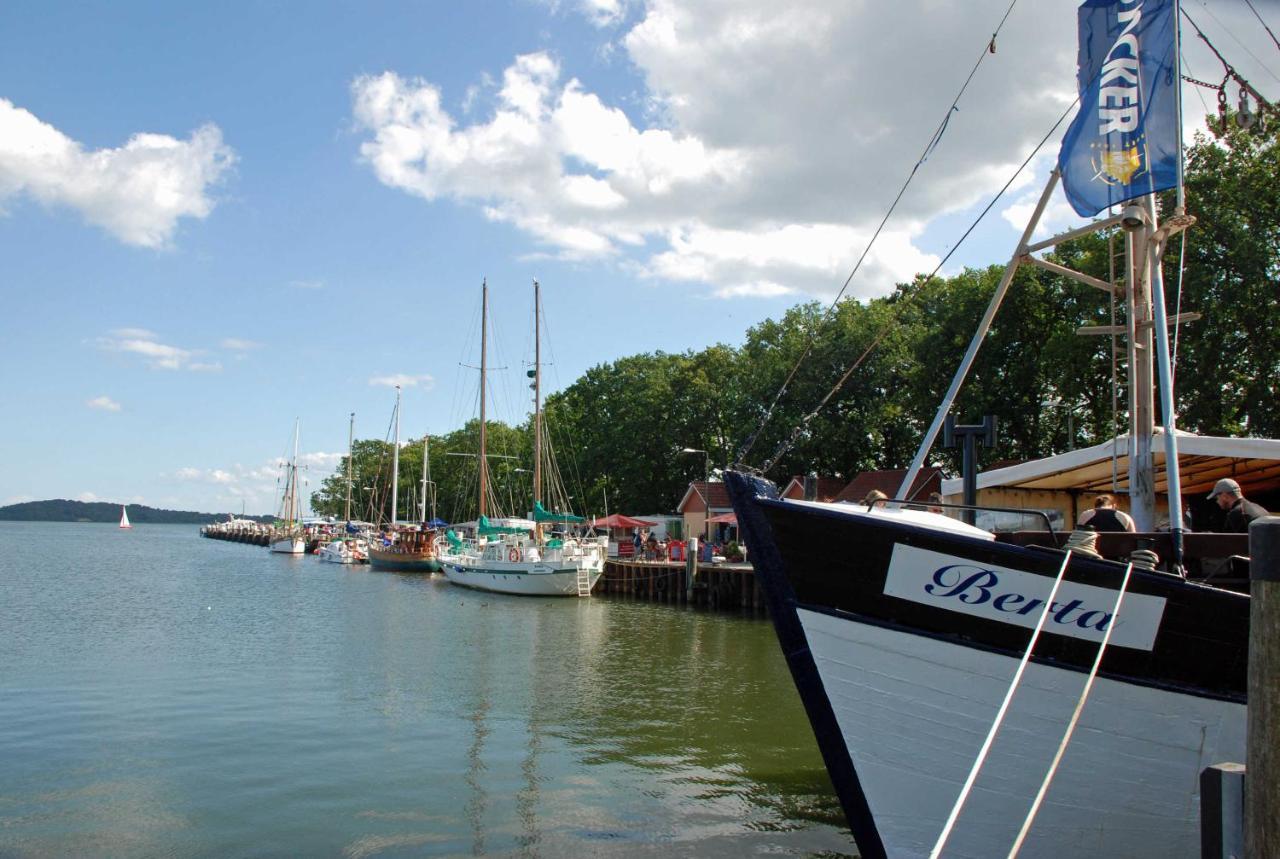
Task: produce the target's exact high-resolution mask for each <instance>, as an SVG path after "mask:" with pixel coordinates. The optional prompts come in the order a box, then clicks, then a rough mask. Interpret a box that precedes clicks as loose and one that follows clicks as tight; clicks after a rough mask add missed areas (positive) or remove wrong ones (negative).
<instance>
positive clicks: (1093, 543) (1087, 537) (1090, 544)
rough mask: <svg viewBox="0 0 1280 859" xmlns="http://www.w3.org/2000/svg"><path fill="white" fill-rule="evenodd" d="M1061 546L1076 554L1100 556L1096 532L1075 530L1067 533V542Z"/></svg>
mask: <svg viewBox="0 0 1280 859" xmlns="http://www.w3.org/2000/svg"><path fill="white" fill-rule="evenodd" d="M1062 548H1064V549H1067V550H1068V551H1071V552H1075V553H1076V554H1077V555H1087V556H1089V557H1090V558H1101V557H1102V555H1100V554H1099V553H1098V532H1097V531H1082V530H1079V529H1077V530H1075V531H1072V532H1071V533H1070V534H1068V535H1067V542H1066V545H1064V546H1063V547H1062Z"/></svg>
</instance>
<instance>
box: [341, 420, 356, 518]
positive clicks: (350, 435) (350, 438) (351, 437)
mask: <svg viewBox="0 0 1280 859" xmlns="http://www.w3.org/2000/svg"><path fill="white" fill-rule="evenodd" d="M355 440H356V413H355V412H352V413H351V426H350V427H349V428H348V429H347V506H346V509H345V510H344V514H343V515H344V516H345V518H346V520H347V524H348V525H350V524H351V453H352V449H353V447H354V446H355Z"/></svg>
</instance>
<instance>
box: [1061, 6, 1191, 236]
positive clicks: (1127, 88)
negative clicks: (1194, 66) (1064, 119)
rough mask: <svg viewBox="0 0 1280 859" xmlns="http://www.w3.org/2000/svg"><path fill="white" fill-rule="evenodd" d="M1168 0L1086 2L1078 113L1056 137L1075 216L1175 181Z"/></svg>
mask: <svg viewBox="0 0 1280 859" xmlns="http://www.w3.org/2000/svg"><path fill="white" fill-rule="evenodd" d="M1175 7H1176V4H1175V2H1174V0H1086V2H1085V3H1083V4H1081V6H1080V9H1079V13H1078V14H1079V29H1080V48H1079V70H1078V72H1077V79H1078V85H1079V88H1080V110H1079V112H1078V113H1077V114H1076V118H1075V120H1074V121H1073V122H1072V123H1071V127H1070V128H1068V129H1067V133H1066V136H1064V137H1063V139H1062V149H1061V150H1060V151H1059V153H1058V168H1059V170H1060V171H1061V173H1062V187H1063V190H1064V191H1065V192H1066V195H1067V199H1068V200H1069V201H1070V203H1071V207H1072V208H1073V209H1075V210H1076V213H1077V214H1079V215H1084V216H1090V215H1096V214H1097V213H1098V212H1101V211H1102V210H1103V209H1106V208H1107V207H1108V206H1111V205H1114V204H1116V203H1122V202H1124V201H1125V200H1131V199H1133V198H1134V197H1140V196H1143V195H1144V194H1151V193H1154V192H1156V191H1163V190H1165V189H1167V188H1173V187H1175V186H1176V185H1177V183H1178V159H1179V158H1180V157H1181V153H1180V151H1179V146H1180V142H1179V141H1180V139H1181V135H1179V133H1178V107H1177V93H1178V90H1177V87H1178V83H1179V73H1178V63H1177V58H1176V57H1175V56H1174V44H1175V39H1174V31H1175V27H1176V26H1177V19H1176V11H1175Z"/></svg>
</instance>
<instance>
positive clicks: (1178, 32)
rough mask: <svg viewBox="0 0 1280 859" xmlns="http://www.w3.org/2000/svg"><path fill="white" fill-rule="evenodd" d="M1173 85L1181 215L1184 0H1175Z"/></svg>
mask: <svg viewBox="0 0 1280 859" xmlns="http://www.w3.org/2000/svg"><path fill="white" fill-rule="evenodd" d="M1173 85H1174V98H1173V104H1174V113H1175V114H1176V119H1175V121H1176V122H1177V126H1178V127H1177V134H1178V197H1177V203H1176V204H1175V206H1174V210H1173V211H1174V214H1175V215H1181V214H1182V213H1183V212H1185V211H1186V210H1187V196H1186V190H1185V189H1184V188H1183V167H1182V0H1173Z"/></svg>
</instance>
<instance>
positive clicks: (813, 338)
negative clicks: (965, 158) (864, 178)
mask: <svg viewBox="0 0 1280 859" xmlns="http://www.w3.org/2000/svg"><path fill="white" fill-rule="evenodd" d="M1017 3H1018V0H1011V2H1010V3H1009V8H1008V9H1006V10H1005V12H1004V17H1002V18H1001V19H1000V23H999V24H998V25H997V26H996V29H995V32H994V33H992V34H991V40H990V42H989V43H987V44H985V45H983V46H982V53H980V54H979V55H978V59H977V61H976V62H975V63H974V64H973V68H972V69H970V70H969V77H967V78H965V81H964V83H963V84H961V86H960V91H959V92H957V93H956V97H955V98H954V99H952V101H951V106H950V107H948V108H947V112H946V114H945V115H944V116H943V118H942V121H941V122H940V123H939V124H938V127H937V129H935V130H934V132H933V136H932V137H930V138H929V142H928V143H927V144H926V145H925V147H924V151H923V152H922V153H920V157H919V159H917V161H916V163H915V165H914V166H913V167H912V168H911V172H910V173H908V174H907V178H906V181H904V182H903V183H902V187H901V188H899V189H898V195H897V196H896V197H894V198H893V202H892V203H891V204H890V205H889V210H888V211H887V212H885V213H884V217H883V218H881V219H880V224H879V225H878V226H877V227H876V230H875V232H874V233H872V234H871V239H870V240H869V241H868V242H867V246H866V247H865V248H863V250H862V255H861V256H860V257H858V261H857V262H856V263H854V265H853V270H852V271H850V272H849V276H848V277H846V278H845V280H844V284H843V285H842V286H841V287H840V291H839V292H837V293H836V297H835V299H834V300H833V301H832V302H831V304H830V306H829V307H827V312H826V313H824V314H823V316H822V319H820V320H818V324H817V325H815V326H814V328H813V331H812V332H811V333H810V335H809V341H808V342H807V343H806V344H805V347H804V350H803V351H802V352H801V353H800V357H799V358H797V359H796V363H795V365H794V366H793V367H792V368H791V372H790V373H788V374H787V378H786V379H785V380H784V381H783V383H782V387H780V388H778V392H777V394H775V395H774V397H773V402H772V403H770V404H769V408H768V409H766V410H765V413H764V417H763V418H762V419H761V420H760V425H759V426H758V427H756V431H755V432H753V433H752V434H751V435H750V436H748V437H747V440H746V441H745V442H743V444H742V448H741V450H739V451H738V455H737V457H736V459H737V461H738V462H739V463H741V462H743V461H744V460H746V458H747V454H749V453H750V452H751V448H752V447H754V446H755V443H756V439H757V438H758V437H759V435H760V433H761V432H762V431H763V430H764V428H765V426H766V425H767V424H768V423H769V420H770V419H771V418H772V417H773V412H774V409H776V408H777V406H778V403H779V402H780V401H781V400H782V397H783V395H784V394H786V392H787V388H788V386H790V384H791V381H792V380H793V379H794V378H795V375H796V373H797V372H799V370H800V367H801V365H802V364H804V361H805V359H806V358H808V357H809V353H810V351H812V349H813V345H814V343H816V342H817V340H818V335H819V334H821V333H822V330H823V328H824V327H826V325H827V323H828V322H830V321H831V317H832V316H833V315H834V314H835V310H836V307H837V306H839V304H840V299H841V298H842V297H843V296H844V293H845V291H846V290H847V289H848V288H849V284H850V283H852V282H853V278H854V276H855V275H857V273H858V271H859V269H861V268H862V263H863V261H864V260H866V258H867V254H869V253H871V248H872V247H873V246H874V245H875V243H876V240H877V239H878V238H880V233H881V231H882V230H883V229H884V225H885V224H886V223H888V221H889V218H890V217H891V216H892V215H893V213H894V211H895V210H896V209H897V208H898V203H899V202H900V201H901V200H902V196H903V194H905V193H906V192H907V188H908V187H910V185H911V182H912V180H914V179H915V177H916V172H917V171H919V169H920V167H921V166H922V165H923V164H924V163H925V162H926V161H927V160H929V156H930V155H932V154H933V150H934V149H936V148H937V146H938V144H939V143H940V142H941V141H942V135H943V134H944V133H946V130H947V124H948V123H949V122H950V121H951V114H952V112H954V111H958V110H959V109H960V108H959V107H958V105H959V104H960V98H961V97H962V96H963V95H964V92H965V90H966V89H968V88H969V83H970V82H971V81H972V80H973V76H974V75H975V74H977V73H978V67H979V66H981V65H982V61H983V60H984V59H986V57H987V54H988V53H992V54H994V53H995V43H996V36H998V35H999V34H1000V30H1001V29H1002V28H1003V27H1004V22H1005V21H1007V20H1008V19H1009V14H1010V13H1011V12H1012V11H1013V7H1014V6H1016V5H1017ZM842 384H843V383H842ZM766 470H767V469H766Z"/></svg>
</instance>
